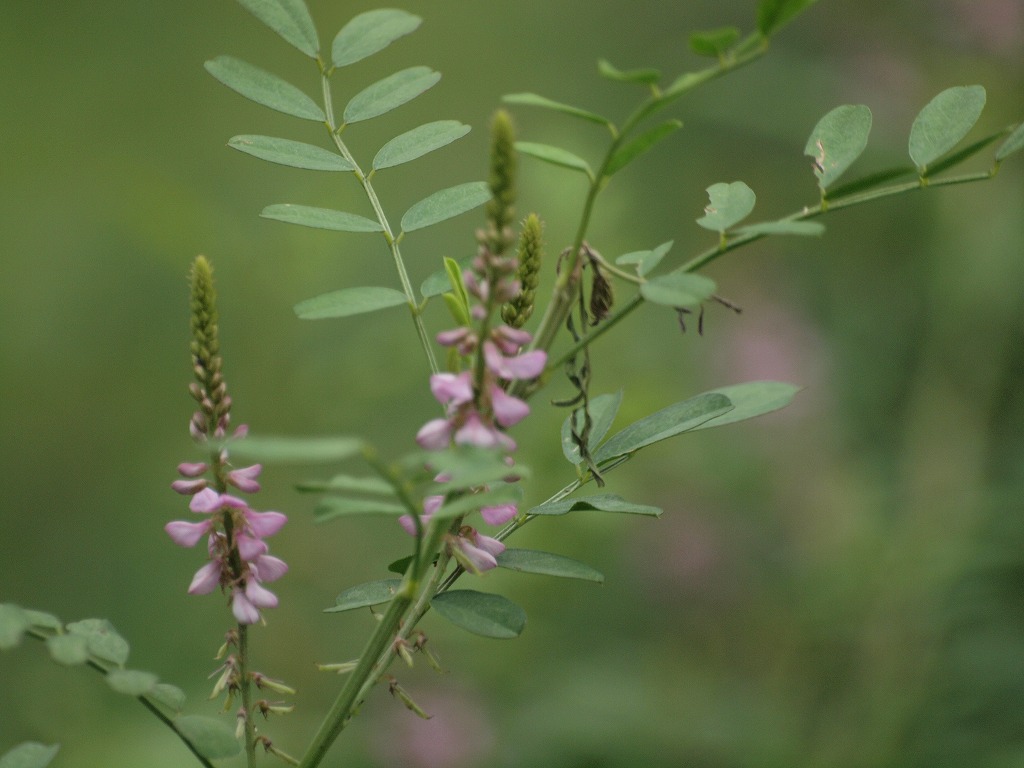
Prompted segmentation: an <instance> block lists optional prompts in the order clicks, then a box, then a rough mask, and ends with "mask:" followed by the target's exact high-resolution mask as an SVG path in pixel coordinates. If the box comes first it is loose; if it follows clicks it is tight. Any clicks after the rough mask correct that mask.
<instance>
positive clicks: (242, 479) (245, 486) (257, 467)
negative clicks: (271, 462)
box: [227, 464, 263, 493]
mask: <svg viewBox="0 0 1024 768" xmlns="http://www.w3.org/2000/svg"><path fill="white" fill-rule="evenodd" d="M262 470H263V465H262V464H253V465H252V466H251V467H239V468H238V469H233V470H231V471H230V472H228V476H227V481H228V483H230V484H231V485H233V486H235V488H237V489H238V490H240V491H243V492H245V493H256V492H257V491H259V489H260V484H259V483H257V482H256V478H257V477H259V474H260V472H261V471H262Z"/></svg>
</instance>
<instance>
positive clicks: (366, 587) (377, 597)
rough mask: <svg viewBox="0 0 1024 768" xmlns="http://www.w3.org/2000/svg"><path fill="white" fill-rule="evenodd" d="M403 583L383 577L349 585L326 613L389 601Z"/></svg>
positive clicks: (366, 606)
mask: <svg viewBox="0 0 1024 768" xmlns="http://www.w3.org/2000/svg"><path fill="white" fill-rule="evenodd" d="M401 583H402V580H401V579H381V580H380V581H368V582H367V583H365V584H358V585H356V586H354V587H349V588H348V589H346V590H345V591H344V592H342V593H341V594H340V595H338V599H337V601H336V605H334V606H333V607H331V608H325V609H324V613H341V612H342V611H353V610H355V609H357V608H369V607H370V606H371V605H380V604H381V603H387V602H389V601H390V600H391V598H392V597H394V596H395V592H397V591H398V587H399V585H400V584H401Z"/></svg>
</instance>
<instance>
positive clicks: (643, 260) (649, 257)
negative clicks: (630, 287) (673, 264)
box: [615, 240, 674, 277]
mask: <svg viewBox="0 0 1024 768" xmlns="http://www.w3.org/2000/svg"><path fill="white" fill-rule="evenodd" d="M673 245H674V241H672V240H669V241H668V242H665V243H662V244H661V245H659V246H658V247H657V248H654V249H653V250H650V251H631V252H630V253H624V254H622V255H621V256H619V258H617V259H616V260H615V263H616V264H636V273H637V274H638V275H640V276H641V277H643V276H644V275H646V274H648V273H649V272H652V271H654V269H655V268H656V267H657V266H658V265H659V264H660V263H661V260H662V259H663V258H665V254H667V253H668V252H669V251H670V250H671V249H672V246H673Z"/></svg>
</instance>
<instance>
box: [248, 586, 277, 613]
mask: <svg viewBox="0 0 1024 768" xmlns="http://www.w3.org/2000/svg"><path fill="white" fill-rule="evenodd" d="M245 596H246V597H247V598H249V602H250V603H252V604H253V605H255V606H256V607H257V608H276V607H277V595H275V594H274V593H273V592H271V591H270V590H269V589H266V588H265V587H262V586H260V583H259V582H258V581H256V579H247V580H246V582H245Z"/></svg>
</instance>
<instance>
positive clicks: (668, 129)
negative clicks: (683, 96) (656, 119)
mask: <svg viewBox="0 0 1024 768" xmlns="http://www.w3.org/2000/svg"><path fill="white" fill-rule="evenodd" d="M682 127H683V123H682V121H681V120H666V121H665V122H664V123H659V124H658V125H656V126H654V127H653V128H650V129H648V130H647V131H645V132H644V133H642V134H640V135H639V136H637V137H636V138H635V139H633V140H632V141H630V142H627V143H626V144H625V145H623V146H622V147H620V148H619V150H618V151H617V152H616V153H615V154H614V155H612V158H611V160H609V161H608V166H607V167H606V168H605V174H606V175H608V176H611V175H612V174H613V173H616V172H617V171H619V170H621V169H622V168H625V167H626V166H627V165H629V164H630V163H631V162H633V161H634V160H636V159H637V158H638V157H639V156H640V155H642V154H643V153H644V152H646V151H647V150H649V149H651V147H653V146H654V145H655V144H657V143H658V142H659V141H661V140H662V139H664V138H666V137H667V136H671V135H672V134H673V133H675V132H676V131H678V130H679V129H680V128H682Z"/></svg>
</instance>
